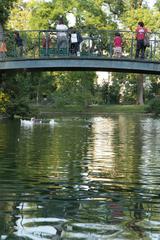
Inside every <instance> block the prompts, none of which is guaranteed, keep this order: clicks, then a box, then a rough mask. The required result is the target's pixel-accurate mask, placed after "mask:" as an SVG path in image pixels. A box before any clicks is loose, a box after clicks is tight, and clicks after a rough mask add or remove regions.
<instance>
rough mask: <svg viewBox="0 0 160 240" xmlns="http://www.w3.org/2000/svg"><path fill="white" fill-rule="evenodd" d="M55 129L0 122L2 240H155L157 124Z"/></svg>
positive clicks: (116, 120) (107, 121) (83, 121)
mask: <svg viewBox="0 0 160 240" xmlns="http://www.w3.org/2000/svg"><path fill="white" fill-rule="evenodd" d="M56 123H57V124H55V126H54V128H52V127H51V126H49V125H45V124H44V125H35V126H34V125H33V126H32V128H25V127H24V126H20V123H19V122H18V121H13V122H10V121H8V122H7V121H4V122H0V136H1V138H0V218H1V221H0V234H1V239H27V240H28V239H43V240H45V239H65V240H67V239H91V240H93V239H97V240H99V239H102V240H103V239H159V238H160V230H159V226H160V219H159V216H160V215H159V207H160V204H159V199H160V195H159V190H160V189H159V188H160V187H159V184H160V169H159V151H160V147H159V143H160V137H159V136H160V135H159V132H160V122H159V120H158V119H153V118H150V117H145V116H140V115H137V116H136V115H134V116H133V115H130V116H128V115H111V116H107V117H92V118H77V117H72V118H70V117H65V118H59V119H56ZM133 236H134V238H133Z"/></svg>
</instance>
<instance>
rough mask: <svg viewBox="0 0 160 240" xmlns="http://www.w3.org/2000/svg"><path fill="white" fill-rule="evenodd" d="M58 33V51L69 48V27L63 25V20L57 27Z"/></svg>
mask: <svg viewBox="0 0 160 240" xmlns="http://www.w3.org/2000/svg"><path fill="white" fill-rule="evenodd" d="M56 31H57V47H58V50H60V49H64V48H67V43H68V38H67V31H68V27H67V26H66V25H65V24H64V23H63V19H60V20H59V23H58V24H57V26H56Z"/></svg>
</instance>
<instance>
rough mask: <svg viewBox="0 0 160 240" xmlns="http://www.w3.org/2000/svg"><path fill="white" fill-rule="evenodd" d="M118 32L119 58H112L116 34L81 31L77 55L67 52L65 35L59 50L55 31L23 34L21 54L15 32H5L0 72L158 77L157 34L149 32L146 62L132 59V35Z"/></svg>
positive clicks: (133, 57)
mask: <svg viewBox="0 0 160 240" xmlns="http://www.w3.org/2000/svg"><path fill="white" fill-rule="evenodd" d="M116 32H117V31H116ZM119 32H120V34H121V36H122V39H123V42H124V44H123V52H122V57H121V58H117V57H116V56H114V51H113V39H114V36H115V31H107V30H106V31H104V30H103V31H98V30H94V31H93V32H92V31H91V29H90V30H89V31H87V30H83V32H81V35H82V37H83V41H82V42H81V44H80V46H79V50H78V52H77V53H73V52H72V51H71V49H70V40H69V33H68V32H67V33H66V34H67V35H66V36H67V37H66V45H65V46H63V47H62V48H59V49H58V47H57V33H56V31H55V30H43V31H42V30H41V31H22V32H20V36H21V38H22V41H23V49H22V52H21V54H20V51H19V49H18V46H16V43H15V39H14V33H13V32H5V33H3V34H1V35H2V37H1V39H0V42H3V41H5V42H6V46H7V52H3V51H0V71H24V70H25V71H110V72H132V73H144V74H159V73H160V40H159V39H160V36H159V33H150V46H149V47H147V48H146V51H145V59H141V58H137V59H135V51H136V40H135V33H134V32H130V31H119ZM44 43H45V45H44Z"/></svg>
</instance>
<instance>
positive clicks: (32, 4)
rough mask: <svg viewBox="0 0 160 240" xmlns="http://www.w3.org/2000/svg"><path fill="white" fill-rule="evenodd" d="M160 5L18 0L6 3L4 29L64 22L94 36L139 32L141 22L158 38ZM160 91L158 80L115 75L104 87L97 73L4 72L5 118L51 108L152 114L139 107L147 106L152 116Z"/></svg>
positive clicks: (0, 81)
mask: <svg viewBox="0 0 160 240" xmlns="http://www.w3.org/2000/svg"><path fill="white" fill-rule="evenodd" d="M159 5H160V1H159V0H157V1H156V4H155V6H154V8H153V9H150V8H149V6H148V5H147V3H146V1H144V0H138V1H134V0H125V1H110V0H100V1H99V0H86V1H85V2H84V1H75V0H73V1H68V2H66V1H62V0H56V1H43V0H42V1H35V0H31V1H23V0H17V1H3V5H2V6H1V5H0V11H1V12H4V13H5V17H4V18H3V21H1V22H2V24H3V28H4V29H5V30H11V31H14V30H18V31H23V30H30V29H32V30H35V29H36V30H37V29H39V30H45V29H46V30H47V29H55V26H56V22H57V20H58V18H59V17H60V16H62V17H63V19H64V21H65V23H66V24H67V25H68V26H69V25H74V27H75V28H77V29H78V30H79V31H81V29H84V28H86V29H88V31H89V32H90V33H91V32H92V31H96V29H98V30H117V29H119V28H120V26H121V29H123V30H124V29H127V30H131V31H134V30H135V28H136V26H137V22H138V21H140V20H143V21H144V23H145V25H146V26H147V28H148V29H149V30H150V31H152V32H153V31H155V32H156V31H158V30H159V28H160V22H159V18H160V12H159V11H158V10H159ZM4 8H5V11H4ZM86 9H87V11H86ZM71 16H72V19H73V21H72V22H71V21H70V19H71ZM153 16H154V18H153ZM122 37H123V36H122ZM106 38H107V36H106ZM124 44H125V43H124ZM126 46H127V45H126ZM157 54H159V53H157ZM159 87H160V79H159V76H156V75H154V76H153V75H142V74H131V73H109V74H108V75H105V77H104V78H103V77H101V81H99V78H98V75H97V73H95V72H25V71H24V72H19V73H15V72H12V73H5V72H4V73H1V74H0V88H1V97H0V113H3V114H4V113H6V114H7V116H10V117H14V116H15V115H20V116H22V117H23V116H27V115H28V116H30V115H32V114H33V113H34V112H35V113H36V112H40V111H39V108H38V106H44V108H46V109H47V108H48V107H49V106H50V108H51V110H52V111H59V110H60V109H61V110H63V111H68V110H67V109H70V110H72V111H77V109H80V110H79V112H81V111H83V110H84V109H87V111H88V112H89V111H90V112H103V111H104V112H106V111H110V112H116V111H117V112H119V111H125V112H127V111H128V112H130V111H131V112H132V111H135V112H137V111H140V112H143V111H145V109H146V108H144V106H142V107H141V106H139V105H143V104H147V105H149V106H152V107H148V108H147V110H146V111H150V112H153V111H156V113H157V112H159V110H158V111H157V110H155V108H156V109H157V108H159V103H157V102H158V101H159V100H155V99H157V96H159V94H160V88H159ZM150 101H151V102H150ZM155 101H156V104H155V105H154V103H155ZM136 104H137V106H136V107H135V105H136ZM110 105H111V106H110ZM118 105H119V106H118ZM125 105H126V106H125ZM132 105H133V106H132ZM153 105H154V107H153ZM33 106H34V108H33ZM71 106H72V107H71ZM73 106H74V107H73ZM77 106H78V107H77ZM91 106H92V107H91ZM97 106H98V107H97ZM36 108H37V109H36ZM42 108H43V107H42ZM72 111H71V112H72Z"/></svg>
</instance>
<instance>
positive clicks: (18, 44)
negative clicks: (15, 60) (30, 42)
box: [14, 31, 23, 57]
mask: <svg viewBox="0 0 160 240" xmlns="http://www.w3.org/2000/svg"><path fill="white" fill-rule="evenodd" d="M14 39H15V43H16V52H17V57H22V55H23V41H22V38H21V37H20V35H19V32H17V31H16V32H14Z"/></svg>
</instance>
